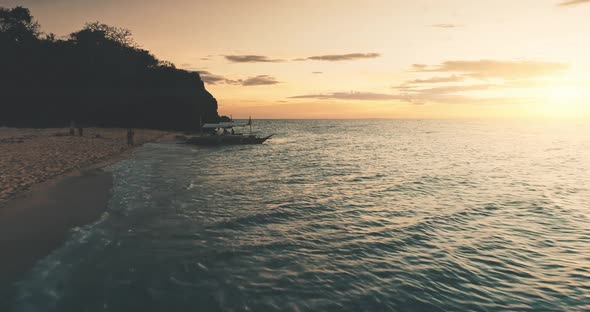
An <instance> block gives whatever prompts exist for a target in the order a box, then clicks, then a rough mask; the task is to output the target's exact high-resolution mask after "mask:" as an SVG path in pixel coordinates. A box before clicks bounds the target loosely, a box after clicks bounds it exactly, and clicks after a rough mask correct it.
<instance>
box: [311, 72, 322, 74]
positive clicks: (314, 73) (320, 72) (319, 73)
mask: <svg viewBox="0 0 590 312" xmlns="http://www.w3.org/2000/svg"><path fill="white" fill-rule="evenodd" d="M311 73H312V74H323V73H324V72H320V71H314V72H311Z"/></svg>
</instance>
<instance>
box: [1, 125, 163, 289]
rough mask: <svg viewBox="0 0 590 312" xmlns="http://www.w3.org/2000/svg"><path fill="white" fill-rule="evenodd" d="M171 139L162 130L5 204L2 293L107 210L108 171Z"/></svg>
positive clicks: (24, 191)
mask: <svg viewBox="0 0 590 312" xmlns="http://www.w3.org/2000/svg"><path fill="white" fill-rule="evenodd" d="M171 135H172V133H169V132H162V133H161V135H159V136H158V137H157V138H154V139H152V140H145V141H143V142H141V143H139V144H137V145H136V146H134V147H131V148H127V149H125V150H123V151H122V152H120V153H116V154H112V155H109V156H106V157H103V158H100V159H95V160H94V161H91V162H89V163H88V164H85V165H83V166H82V167H80V168H72V169H69V170H66V171H64V172H63V173H61V174H57V175H55V176H53V177H50V178H48V179H46V180H44V181H42V182H39V183H34V184H32V185H30V186H27V187H26V188H24V189H22V190H19V191H17V192H16V193H15V194H14V195H12V196H10V197H9V198H7V199H6V200H3V201H0V253H1V254H2V257H1V258H0V289H3V288H4V287H6V286H8V287H9V286H10V285H12V284H13V283H14V282H15V281H17V280H18V279H19V278H20V277H21V276H22V275H23V274H25V273H26V272H28V271H29V270H30V269H31V268H32V267H33V266H34V265H35V264H36V263H37V261H39V260H40V259H43V258H45V257H46V256H47V255H49V254H50V253H51V252H52V251H53V250H55V249H56V248H58V247H59V246H61V245H62V244H63V242H64V241H65V240H66V239H67V238H68V234H69V231H70V230H71V229H72V228H74V227H78V226H83V225H86V224H90V223H92V222H94V221H96V220H98V219H99V218H100V216H101V215H102V214H103V213H104V212H105V211H107V208H108V207H107V205H108V202H109V200H110V198H111V196H112V194H111V192H112V185H113V176H112V173H111V172H108V171H105V170H104V168H105V167H107V166H109V165H112V164H114V163H117V162H119V161H121V160H124V159H126V158H128V157H130V156H131V155H132V154H133V152H134V151H135V150H136V149H137V148H139V147H141V146H142V145H143V144H145V143H149V142H158V141H161V140H165V139H168V138H170V137H171ZM9 288H10V287H9Z"/></svg>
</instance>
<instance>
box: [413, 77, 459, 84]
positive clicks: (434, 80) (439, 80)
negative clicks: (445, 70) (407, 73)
mask: <svg viewBox="0 0 590 312" xmlns="http://www.w3.org/2000/svg"><path fill="white" fill-rule="evenodd" d="M463 80H465V78H464V77H461V76H457V75H452V76H447V77H432V78H428V79H415V80H410V81H408V82H407V83H409V84H422V83H442V82H459V81H463Z"/></svg>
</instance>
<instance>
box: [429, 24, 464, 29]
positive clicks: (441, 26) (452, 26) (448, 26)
mask: <svg viewBox="0 0 590 312" xmlns="http://www.w3.org/2000/svg"><path fill="white" fill-rule="evenodd" d="M428 26H429V27H434V28H458V27H461V25H455V24H433V25H428Z"/></svg>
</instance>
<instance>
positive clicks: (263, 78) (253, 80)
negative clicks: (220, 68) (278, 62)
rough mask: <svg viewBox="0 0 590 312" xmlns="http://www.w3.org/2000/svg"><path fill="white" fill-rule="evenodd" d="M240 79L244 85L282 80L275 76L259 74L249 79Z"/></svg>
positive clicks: (264, 83)
mask: <svg viewBox="0 0 590 312" xmlns="http://www.w3.org/2000/svg"><path fill="white" fill-rule="evenodd" d="M238 81H239V83H240V84H241V85H242V86H264V85H274V84H277V83H281V82H280V81H277V80H276V78H275V77H272V76H269V75H259V76H256V77H250V78H248V79H244V80H238Z"/></svg>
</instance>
